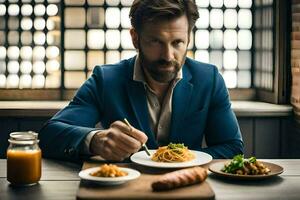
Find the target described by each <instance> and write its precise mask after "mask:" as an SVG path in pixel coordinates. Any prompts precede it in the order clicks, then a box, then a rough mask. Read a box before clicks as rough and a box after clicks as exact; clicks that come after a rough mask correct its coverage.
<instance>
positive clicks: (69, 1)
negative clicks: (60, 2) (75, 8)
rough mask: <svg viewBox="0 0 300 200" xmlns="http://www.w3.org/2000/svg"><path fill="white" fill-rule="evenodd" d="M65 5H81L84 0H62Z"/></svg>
mask: <svg viewBox="0 0 300 200" xmlns="http://www.w3.org/2000/svg"><path fill="white" fill-rule="evenodd" d="M64 1H65V4H66V5H83V4H84V2H85V0H64Z"/></svg>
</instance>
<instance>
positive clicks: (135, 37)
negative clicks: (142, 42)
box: [130, 28, 139, 49]
mask: <svg viewBox="0 0 300 200" xmlns="http://www.w3.org/2000/svg"><path fill="white" fill-rule="evenodd" d="M130 35H131V40H132V44H133V46H134V48H135V49H138V48H139V45H138V43H139V35H138V33H137V32H136V31H135V29H134V28H131V29H130Z"/></svg>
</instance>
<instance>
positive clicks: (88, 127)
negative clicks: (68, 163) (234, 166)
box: [39, 57, 243, 160]
mask: <svg viewBox="0 0 300 200" xmlns="http://www.w3.org/2000/svg"><path fill="white" fill-rule="evenodd" d="M134 61H135V57H134V58H131V59H128V60H123V61H121V62H120V63H118V64H114V65H107V66H103V67H99V66H98V67H95V69H94V72H93V75H92V76H91V78H89V79H88V80H87V81H86V82H85V83H84V84H83V85H82V86H81V87H80V89H79V90H78V91H77V93H76V95H75V97H74V98H73V100H72V101H71V102H70V103H69V105H68V106H67V107H65V108H64V109H63V110H61V111H60V112H58V113H57V114H56V115H55V116H54V117H53V118H52V119H51V120H50V121H49V122H48V123H47V124H45V126H44V127H43V128H42V130H41V131H40V134H39V137H40V147H41V149H42V151H43V155H44V156H46V157H52V158H58V159H66V160H78V159H79V156H80V152H81V148H82V146H83V141H84V139H85V137H86V135H87V134H88V133H89V132H90V131H92V130H95V124H97V123H98V122H99V121H100V122H101V124H102V126H103V127H104V128H108V127H109V126H110V124H111V123H112V122H114V121H116V120H122V119H124V118H125V117H126V118H127V119H128V120H129V122H130V123H131V124H132V125H133V126H134V127H136V128H138V129H140V130H142V131H143V132H145V133H146V134H147V136H148V141H147V146H148V147H149V148H151V149H153V148H157V142H156V141H155V136H154V133H152V131H151V129H150V125H149V119H148V108H147V99H146V95H145V89H144V85H143V84H142V83H141V82H137V81H134V80H133V67H134ZM204 137H205V139H206V143H207V146H208V148H202V147H201V146H202V139H203V138H204ZM169 142H173V143H184V144H185V145H187V146H188V147H189V148H190V149H195V150H202V151H205V152H207V153H209V154H211V155H212V156H213V157H214V158H231V157H233V156H234V155H236V154H239V153H242V152H243V142H242V138H241V133H240V130H239V126H238V123H237V120H236V117H235V115H234V113H233V112H232V110H231V104H230V99H229V95H228V91H227V88H226V86H225V83H224V81H223V78H222V76H221V75H220V74H219V73H218V70H217V68H216V67H215V66H213V65H209V64H204V63H200V62H197V61H195V60H192V59H189V58H187V59H186V61H185V64H184V66H183V79H182V80H180V81H179V82H178V84H177V85H176V87H175V89H174V93H173V102H172V116H171V127H170V133H169Z"/></svg>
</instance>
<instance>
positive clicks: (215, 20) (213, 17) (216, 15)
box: [210, 9, 223, 29]
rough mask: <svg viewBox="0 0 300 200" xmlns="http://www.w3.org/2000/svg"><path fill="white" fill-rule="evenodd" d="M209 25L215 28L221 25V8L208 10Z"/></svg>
mask: <svg viewBox="0 0 300 200" xmlns="http://www.w3.org/2000/svg"><path fill="white" fill-rule="evenodd" d="M210 26H211V27H212V28H216V29H217V28H222V27H223V11H222V10H221V9H212V10H211V11H210Z"/></svg>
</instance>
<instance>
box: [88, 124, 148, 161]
mask: <svg viewBox="0 0 300 200" xmlns="http://www.w3.org/2000/svg"><path fill="white" fill-rule="evenodd" d="M147 140H148V137H147V136H146V134H145V133H143V132H142V131H140V130H137V129H135V128H134V127H132V126H131V127H129V126H127V125H126V124H125V123H124V122H122V121H115V122H114V123H112V124H111V125H110V128H109V129H106V130H102V131H101V132H98V133H96V134H95V135H94V136H93V138H92V140H91V143H90V151H91V153H92V154H94V155H100V156H101V157H102V158H104V159H106V160H114V161H122V160H124V159H125V158H128V157H129V156H130V155H131V154H132V153H135V152H137V151H138V150H140V148H141V147H142V144H144V143H146V141H147Z"/></svg>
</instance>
